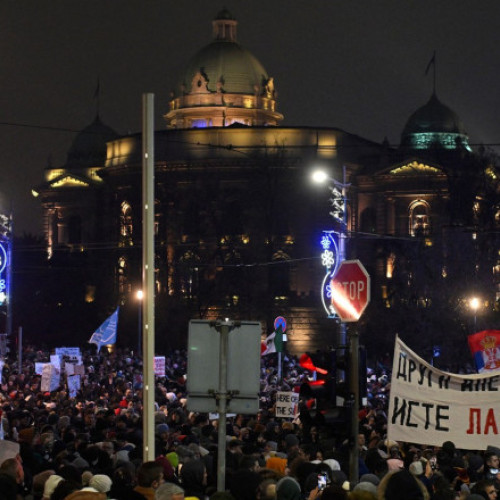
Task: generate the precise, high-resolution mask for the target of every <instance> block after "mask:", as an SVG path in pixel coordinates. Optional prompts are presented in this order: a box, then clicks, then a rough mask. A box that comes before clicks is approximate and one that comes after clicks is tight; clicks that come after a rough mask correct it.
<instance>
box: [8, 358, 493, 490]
mask: <svg viewBox="0 0 500 500" xmlns="http://www.w3.org/2000/svg"><path fill="white" fill-rule="evenodd" d="M49 356H50V353H49V352H47V351H38V350H36V349H34V348H27V349H25V351H24V353H23V363H22V366H18V365H17V363H16V360H15V359H13V360H9V359H6V360H5V364H4V367H3V373H2V385H1V391H0V400H1V412H2V415H1V420H0V422H1V425H0V438H2V439H1V440H0V499H5V500H11V499H12V500H14V499H16V500H18V499H19V500H21V499H29V500H39V499H43V500H64V499H68V500H84V499H95V500H99V499H101V500H103V499H116V500H129V499H130V500H144V499H146V500H183V499H199V500H206V499H209V498H210V499H213V500H223V499H227V500H254V499H259V500H299V499H308V500H315V499H320V498H321V500H330V499H335V500H375V499H376V498H378V499H380V500H403V499H404V500H428V499H431V500H455V499H458V498H460V500H469V499H470V500H496V494H497V493H496V492H497V489H498V487H499V486H500V484H499V482H500V464H499V455H500V450H498V449H496V448H494V447H490V448H488V450H486V451H484V450H483V451H476V452H474V453H472V452H471V451H468V450H458V449H456V447H455V445H454V444H453V443H452V442H449V441H448V442H445V443H443V444H442V446H440V447H430V446H421V445H416V444H412V443H396V442H391V441H389V440H388V439H387V435H386V430H387V415H386V411H387V401H388V398H387V395H388V392H389V391H390V372H389V368H388V367H387V366H385V365H384V364H377V366H376V367H375V368H374V369H369V370H368V373H367V386H368V402H367V405H366V406H364V407H363V408H362V409H361V411H360V413H359V430H358V439H357V442H356V443H353V442H352V439H351V440H349V435H352V433H350V432H349V430H348V429H347V427H345V425H344V423H343V422H342V421H341V420H339V419H337V420H336V421H328V419H325V417H324V415H322V414H321V412H319V411H314V406H311V405H310V404H308V402H306V401H304V400H301V401H300V404H299V412H298V413H297V415H296V416H295V417H294V418H277V417H276V416H275V413H274V405H275V395H276V392H277V391H278V390H280V391H293V390H294V389H295V388H297V387H300V386H301V384H302V383H304V382H306V381H307V380H308V377H310V375H311V373H310V372H308V370H306V369H304V368H302V367H301V366H300V364H299V362H298V360H297V359H296V358H294V357H292V356H283V366H282V369H281V371H280V373H281V375H282V376H281V378H280V379H278V370H277V367H276V358H275V357H273V356H266V357H263V358H262V367H261V393H260V410H259V412H258V413H257V414H255V415H231V416H228V421H227V440H226V447H225V449H224V450H220V449H219V446H218V436H217V427H218V425H217V424H218V415H212V414H204V413H197V412H193V411H189V409H188V405H186V396H187V395H186V372H187V356H186V353H185V352H184V351H175V352H173V353H171V355H169V356H167V357H166V359H165V376H164V377H157V378H156V388H155V413H154V422H155V454H154V455H155V460H154V461H145V460H143V456H142V360H141V359H140V357H138V356H136V355H134V354H133V353H132V352H131V351H127V350H119V349H117V350H115V351H114V352H112V353H109V352H107V351H106V350H105V349H104V350H102V351H101V352H100V353H96V352H95V349H94V350H93V351H88V352H85V353H83V356H82V361H83V365H84V375H83V377H82V384H81V388H80V390H79V391H78V392H77V394H76V397H70V391H69V390H68V387H67V385H66V384H65V383H64V377H63V378H62V379H61V384H60V386H59V387H58V388H57V390H54V391H50V392H49V391H42V389H41V376H40V375H39V374H37V373H36V371H35V364H36V363H40V362H47V361H48V359H49ZM320 417H321V418H320ZM352 446H357V447H358V449H359V464H358V465H359V467H358V469H359V477H357V478H354V480H351V481H349V480H348V471H349V455H350V449H351V447H352ZM220 452H222V453H225V456H226V460H225V461H226V469H225V476H226V491H224V492H220V491H219V492H217V491H216V490H217V462H218V453H220Z"/></svg>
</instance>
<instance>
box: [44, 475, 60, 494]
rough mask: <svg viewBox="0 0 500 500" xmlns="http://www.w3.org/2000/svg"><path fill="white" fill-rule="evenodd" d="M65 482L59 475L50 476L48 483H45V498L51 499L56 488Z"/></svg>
mask: <svg viewBox="0 0 500 500" xmlns="http://www.w3.org/2000/svg"><path fill="white" fill-rule="evenodd" d="M62 480H63V478H62V477H61V476H58V475H57V474H52V476H49V477H48V479H47V481H45V486H44V487H43V498H50V497H51V496H52V493H54V490H55V489H56V486H57V485H58V484H59V483H60V482H61V481H62Z"/></svg>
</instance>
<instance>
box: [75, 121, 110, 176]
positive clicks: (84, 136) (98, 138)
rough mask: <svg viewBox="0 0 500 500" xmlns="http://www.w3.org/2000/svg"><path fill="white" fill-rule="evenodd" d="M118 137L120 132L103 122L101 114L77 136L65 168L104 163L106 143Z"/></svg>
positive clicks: (93, 165) (94, 165)
mask: <svg viewBox="0 0 500 500" xmlns="http://www.w3.org/2000/svg"><path fill="white" fill-rule="evenodd" d="M116 138H118V134H117V133H116V132H115V131H114V130H113V129H112V128H111V127H108V126H107V125H105V124H104V123H102V121H101V119H100V118H99V115H97V116H96V118H95V120H94V121H93V123H91V124H90V125H89V126H87V127H85V128H84V129H83V130H82V131H81V132H79V133H78V135H77V136H76V137H75V140H74V141H73V144H72V145H71V147H70V149H69V151H68V156H67V160H66V165H65V168H86V167H96V166H99V165H104V162H105V161H106V143H107V142H108V141H112V140H114V139H116Z"/></svg>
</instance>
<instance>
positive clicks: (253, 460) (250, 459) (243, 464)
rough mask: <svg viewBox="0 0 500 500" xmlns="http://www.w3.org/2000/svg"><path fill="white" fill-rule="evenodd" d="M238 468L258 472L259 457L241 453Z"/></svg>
mask: <svg viewBox="0 0 500 500" xmlns="http://www.w3.org/2000/svg"><path fill="white" fill-rule="evenodd" d="M238 468H239V469H245V470H251V471H252V472H259V469H260V465H259V459H258V458H257V457H256V456H255V455H243V456H242V457H241V458H240V461H239V464H238Z"/></svg>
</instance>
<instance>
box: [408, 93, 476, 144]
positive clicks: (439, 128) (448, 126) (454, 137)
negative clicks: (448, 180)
mask: <svg viewBox="0 0 500 500" xmlns="http://www.w3.org/2000/svg"><path fill="white" fill-rule="evenodd" d="M457 141H460V142H462V144H464V145H465V146H466V147H468V144H467V141H468V137H467V132H466V131H465V127H464V124H463V123H462V121H461V120H460V118H459V117H458V115H457V114H456V113H455V112H454V111H452V110H451V109H450V108H449V107H448V106H445V105H444V104H443V103H442V102H441V101H440V100H439V99H438V98H437V96H436V94H433V95H432V97H431V98H430V99H429V102H427V104H425V105H424V106H422V107H421V108H419V109H417V111H415V113H413V114H412V115H411V116H410V118H409V119H408V121H407V122H406V125H405V128H404V130H403V133H402V134H401V145H402V146H404V147H413V148H415V149H427V148H428V147H429V146H430V145H431V144H436V143H438V144H439V145H441V146H442V147H444V148H446V149H455V148H456V147H457Z"/></svg>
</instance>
